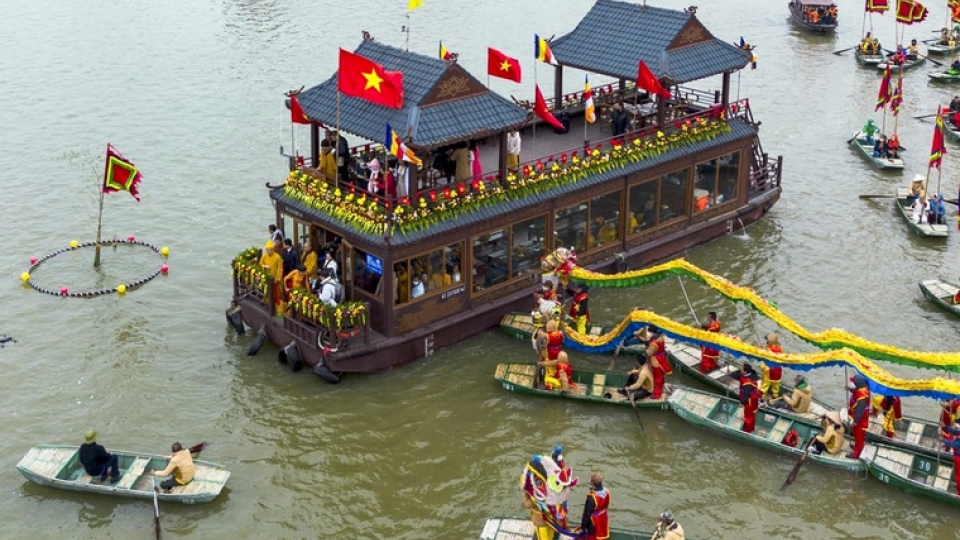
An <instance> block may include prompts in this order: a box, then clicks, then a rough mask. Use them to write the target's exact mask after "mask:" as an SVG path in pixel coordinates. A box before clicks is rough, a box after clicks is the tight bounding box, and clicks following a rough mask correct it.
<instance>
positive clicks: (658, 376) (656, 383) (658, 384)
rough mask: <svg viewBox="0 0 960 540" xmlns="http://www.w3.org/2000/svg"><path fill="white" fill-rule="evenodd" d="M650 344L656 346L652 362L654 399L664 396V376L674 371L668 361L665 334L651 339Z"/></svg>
mask: <svg viewBox="0 0 960 540" xmlns="http://www.w3.org/2000/svg"><path fill="white" fill-rule="evenodd" d="M650 345H653V346H654V347H656V351H654V353H653V361H652V362H650V367H651V371H653V399H661V398H663V378H664V375H670V374H671V373H673V369H671V368H670V363H669V362H667V344H666V343H664V341H663V336H657V338H656V339H654V340H652V341H650Z"/></svg>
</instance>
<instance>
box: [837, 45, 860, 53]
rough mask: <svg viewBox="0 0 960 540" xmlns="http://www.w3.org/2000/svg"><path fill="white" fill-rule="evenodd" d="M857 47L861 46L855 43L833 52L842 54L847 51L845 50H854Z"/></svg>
mask: <svg viewBox="0 0 960 540" xmlns="http://www.w3.org/2000/svg"><path fill="white" fill-rule="evenodd" d="M857 47H859V45H854V46H853V47H847V48H846V49H840V50H839V51H833V54H836V55H840V54H841V53H845V52H847V51H852V50H853V49H856V48H857Z"/></svg>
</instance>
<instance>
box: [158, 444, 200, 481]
mask: <svg viewBox="0 0 960 540" xmlns="http://www.w3.org/2000/svg"><path fill="white" fill-rule="evenodd" d="M170 450H171V451H172V452H173V454H172V455H169V456H163V459H169V460H170V463H169V464H168V465H167V468H166V469H164V470H162V471H153V475H154V476H170V475H171V474H172V475H173V476H170V478H167V479H166V480H164V481H163V482H160V487H161V488H163V491H164V493H170V490H171V489H173V488H174V487H175V486H185V485H187V484H189V483H190V481H191V480H193V475H194V474H195V473H196V472H197V466H196V465H194V464H193V456H191V455H190V449H189V448H184V447H183V446H182V445H181V444H180V443H178V442H175V443H173V446H171V447H170Z"/></svg>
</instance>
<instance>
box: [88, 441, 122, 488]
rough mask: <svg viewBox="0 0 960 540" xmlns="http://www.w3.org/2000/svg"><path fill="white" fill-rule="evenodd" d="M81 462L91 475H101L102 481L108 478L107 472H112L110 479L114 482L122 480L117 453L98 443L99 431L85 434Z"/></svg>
mask: <svg viewBox="0 0 960 540" xmlns="http://www.w3.org/2000/svg"><path fill="white" fill-rule="evenodd" d="M79 454H80V464H81V465H83V470H84V471H86V472H87V474H89V475H90V476H93V477H97V476H99V477H100V481H101V482H104V481H106V479H107V473H110V481H111V482H113V483H114V484H115V483H117V482H118V481H120V466H119V465H118V464H117V455H116V454H111V453H109V452H107V449H106V448H104V447H103V445H101V444H97V432H96V431H94V430H92V429H91V430H89V431H87V433H86V434H85V435H84V438H83V444H81V445H80V451H79Z"/></svg>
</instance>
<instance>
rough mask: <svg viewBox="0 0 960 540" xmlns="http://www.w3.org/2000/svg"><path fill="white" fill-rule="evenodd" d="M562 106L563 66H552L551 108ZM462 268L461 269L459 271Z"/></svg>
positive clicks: (555, 108)
mask: <svg viewBox="0 0 960 540" xmlns="http://www.w3.org/2000/svg"><path fill="white" fill-rule="evenodd" d="M562 106H563V66H559V65H558V66H553V109H554V110H557V109H559V108H560V107H562ZM462 271H463V270H462V269H461V272H462Z"/></svg>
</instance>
